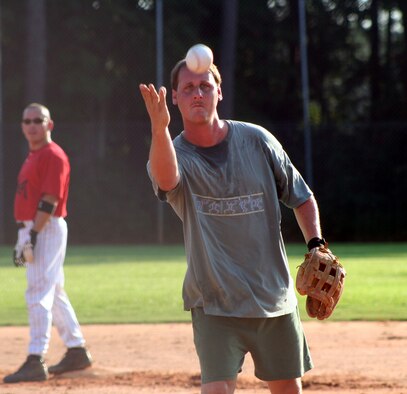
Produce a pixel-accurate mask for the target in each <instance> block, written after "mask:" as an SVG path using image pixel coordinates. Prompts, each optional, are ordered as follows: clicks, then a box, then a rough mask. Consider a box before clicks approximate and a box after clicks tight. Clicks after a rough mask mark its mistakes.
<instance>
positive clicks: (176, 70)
mask: <svg viewBox="0 0 407 394" xmlns="http://www.w3.org/2000/svg"><path fill="white" fill-rule="evenodd" d="M186 66H187V61H186V60H185V59H182V60H180V61H178V63H177V64H176V65H175V66H174V68H173V69H172V71H171V88H172V89H174V90H177V88H178V76H179V72H180V70H181V68H183V67H186ZM209 72H210V73H211V74H212V75H213V77H214V78H215V82H216V84H217V85H218V86H220V84H221V83H222V77H221V75H220V72H219V70H218V68H217V67H216V65H215V64H214V63H212V64H211V66H210V67H209Z"/></svg>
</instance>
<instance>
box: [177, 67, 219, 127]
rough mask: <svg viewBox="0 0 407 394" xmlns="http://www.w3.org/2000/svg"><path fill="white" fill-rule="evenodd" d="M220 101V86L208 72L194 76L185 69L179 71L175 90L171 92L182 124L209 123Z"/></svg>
mask: <svg viewBox="0 0 407 394" xmlns="http://www.w3.org/2000/svg"><path fill="white" fill-rule="evenodd" d="M221 99H222V92H221V89H220V86H218V85H217V84H216V82H215V79H214V77H213V75H212V74H211V73H210V72H209V71H208V72H206V73H203V74H195V73H193V72H191V71H189V70H188V68H187V67H183V68H182V69H181V70H180V72H179V75H178V87H177V90H173V91H172V102H173V104H175V105H178V108H179V110H180V112H181V115H182V118H183V120H184V122H185V121H187V122H192V123H206V122H208V121H210V120H211V119H213V117H214V115H215V114H216V106H217V105H218V101H219V100H221Z"/></svg>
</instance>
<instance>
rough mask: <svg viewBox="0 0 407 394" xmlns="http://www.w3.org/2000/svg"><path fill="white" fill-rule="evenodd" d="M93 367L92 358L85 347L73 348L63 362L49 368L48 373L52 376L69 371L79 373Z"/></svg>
mask: <svg viewBox="0 0 407 394" xmlns="http://www.w3.org/2000/svg"><path fill="white" fill-rule="evenodd" d="M91 365H92V357H91V355H90V353H89V351H88V350H86V348H84V347H71V348H69V349H68V351H67V352H66V353H65V356H64V357H63V358H62V360H61V361H60V362H59V363H58V364H56V365H53V366H51V367H49V368H48V372H49V373H52V374H60V373H64V372H69V371H77V370H79V369H85V368H88V367H90V366H91Z"/></svg>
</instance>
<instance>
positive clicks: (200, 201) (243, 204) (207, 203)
mask: <svg viewBox="0 0 407 394" xmlns="http://www.w3.org/2000/svg"><path fill="white" fill-rule="evenodd" d="M192 197H193V200H194V204H195V209H196V211H197V212H198V213H201V214H204V215H212V216H238V215H249V214H253V213H258V212H263V211H264V195H263V193H256V194H250V195H247V196H237V197H229V198H214V197H207V196H200V195H198V194H192Z"/></svg>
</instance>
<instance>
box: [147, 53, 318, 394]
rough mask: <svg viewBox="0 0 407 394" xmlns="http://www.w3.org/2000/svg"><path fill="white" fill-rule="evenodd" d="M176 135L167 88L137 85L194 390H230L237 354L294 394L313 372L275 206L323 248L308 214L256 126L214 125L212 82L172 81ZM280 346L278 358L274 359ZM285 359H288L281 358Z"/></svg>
mask: <svg viewBox="0 0 407 394" xmlns="http://www.w3.org/2000/svg"><path fill="white" fill-rule="evenodd" d="M171 83H172V101H173V104H175V105H177V106H178V108H179V110H180V112H181V115H182V119H183V125H184V130H183V131H182V132H181V134H179V135H178V136H177V137H176V138H175V139H174V141H172V139H171V137H170V133H169V130H168V127H169V123H170V116H169V112H168V108H167V105H166V102H165V98H166V90H165V88H164V87H161V88H160V89H159V91H158V92H157V91H156V89H155V87H154V86H153V85H151V84H150V85H148V86H147V85H143V84H142V85H140V91H141V94H142V96H143V98H144V101H145V104H146V108H147V111H148V113H149V115H150V119H151V124H152V143H151V148H150V156H149V162H148V172H149V175H150V177H151V180H152V183H153V187H154V190H155V192H156V194H157V196H158V197H159V198H160V199H161V200H166V201H167V202H168V203H169V204H171V206H172V208H173V209H174V211H175V212H176V213H177V215H178V216H179V217H180V219H181V220H182V223H183V228H184V240H185V249H186V254H187V263H188V266H187V272H186V275H185V280H184V286H183V299H184V307H185V309H186V310H191V313H192V321H193V328H194V340H195V345H196V349H197V353H198V356H199V359H200V365H201V372H202V392H203V393H206V394H211V393H225V394H231V393H233V392H234V388H235V384H236V378H237V373H238V372H239V370H240V369H241V366H242V364H243V360H244V356H245V354H246V353H247V352H250V353H251V354H252V356H253V359H254V363H255V367H256V376H258V377H259V378H260V379H262V380H265V381H266V382H267V384H268V386H269V388H270V391H271V392H273V393H274V392H276V393H279V392H287V393H300V392H301V376H302V375H303V374H304V373H305V372H306V371H307V370H309V369H310V368H311V367H312V362H311V360H310V356H309V353H308V346H307V344H306V340H305V337H304V334H303V331H302V327H301V324H300V321H299V316H298V310H297V300H296V296H295V292H294V287H293V280H292V278H291V276H290V273H289V267H288V262H287V256H286V252H285V248H284V243H283V239H282V236H281V211H280V204H279V202H282V203H283V204H284V205H286V206H287V207H289V208H292V209H293V210H294V213H295V216H296V219H297V222H298V224H299V227H300V229H301V231H302V233H303V236H304V238H305V241H306V242H307V243H308V244H309V247H311V246H312V247H315V246H317V245H319V244H324V242H325V241H324V240H323V238H322V237H321V229H320V222H319V214H318V206H317V203H316V201H315V199H314V196H313V194H312V192H311V190H310V189H309V187H308V186H307V184H306V183H305V182H304V180H303V178H302V177H301V175H300V174H299V172H298V171H297V169H296V168H295V167H294V165H293V164H292V163H291V161H290V159H289V158H288V156H287V154H286V153H285V152H284V150H283V148H282V146H281V144H280V143H279V142H278V141H277V140H276V139H275V138H274V137H273V136H272V135H271V134H270V133H269V132H268V131H267V130H265V129H264V128H262V127H260V126H258V125H254V124H250V123H245V122H237V121H232V120H221V119H219V116H218V113H217V109H216V108H217V104H218V102H219V100H221V99H222V91H221V87H220V85H221V76H220V74H219V71H218V70H217V68H216V66H215V65H212V66H211V68H210V70H209V71H208V72H206V73H202V74H195V73H193V72H191V71H190V70H188V68H187V67H186V63H185V60H182V61H180V62H178V63H177V65H176V66H175V67H174V69H173V71H172V73H171ZM278 349H283V350H278ZM287 354H289V355H290V356H289V357H287Z"/></svg>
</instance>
